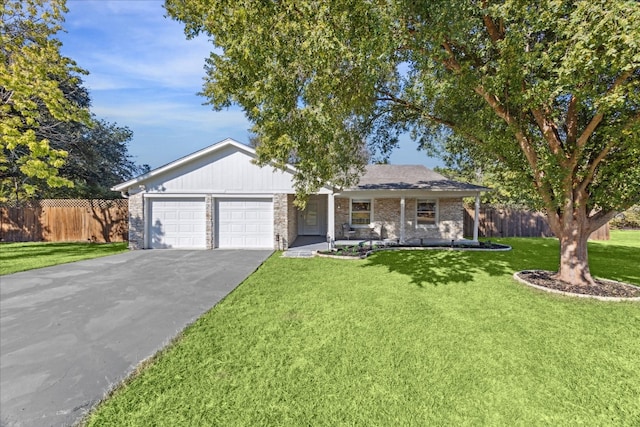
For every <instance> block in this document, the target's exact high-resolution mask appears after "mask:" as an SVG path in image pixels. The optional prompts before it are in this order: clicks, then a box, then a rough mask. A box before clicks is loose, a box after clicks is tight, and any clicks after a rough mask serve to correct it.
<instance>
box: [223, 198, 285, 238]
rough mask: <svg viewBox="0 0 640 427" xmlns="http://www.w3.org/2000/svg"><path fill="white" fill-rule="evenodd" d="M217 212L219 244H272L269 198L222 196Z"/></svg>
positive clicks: (271, 210)
mask: <svg viewBox="0 0 640 427" xmlns="http://www.w3.org/2000/svg"><path fill="white" fill-rule="evenodd" d="M216 212H217V218H218V224H217V227H216V229H217V231H218V247H219V248H273V202H272V201H271V199H228V200H225V199H222V200H218V202H217V204H216Z"/></svg>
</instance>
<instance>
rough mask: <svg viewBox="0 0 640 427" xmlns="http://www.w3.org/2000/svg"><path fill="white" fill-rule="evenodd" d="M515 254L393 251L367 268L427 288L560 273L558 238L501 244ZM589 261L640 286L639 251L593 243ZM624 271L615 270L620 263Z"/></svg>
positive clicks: (597, 270) (597, 271)
mask: <svg viewBox="0 0 640 427" xmlns="http://www.w3.org/2000/svg"><path fill="white" fill-rule="evenodd" d="M501 243H504V244H508V245H510V246H511V247H512V250H511V251H507V252H498V251H486V252H481V251H451V250H393V251H380V252H376V253H374V254H372V255H371V256H370V257H369V258H367V261H368V263H367V264H365V265H364V267H365V268H366V267H373V266H384V267H386V268H387V269H388V270H389V271H390V272H398V273H401V274H404V275H406V276H409V277H410V278H411V283H413V284H415V285H417V286H420V287H423V286H424V285H425V284H427V285H433V286H438V285H446V284H452V283H465V282H471V281H473V280H474V279H475V277H476V275H478V274H484V275H488V276H490V277H500V276H502V277H504V276H507V277H511V276H512V275H513V274H514V273H515V272H517V271H521V270H536V269H540V270H551V271H557V269H558V263H559V244H558V240H557V239H555V238H545V239H534V238H513V239H507V240H505V241H502V242H501ZM589 255H590V256H589V262H590V265H591V266H592V273H593V274H594V275H596V276H598V277H603V278H607V279H614V280H620V281H626V282H631V283H638V281H639V280H640V268H639V267H637V266H638V265H640V250H638V249H637V248H630V247H627V246H615V245H607V246H604V245H598V244H597V243H596V244H593V243H590V245H589ZM616 263H617V266H618V267H619V268H615V267H613V268H612V266H613V265H616Z"/></svg>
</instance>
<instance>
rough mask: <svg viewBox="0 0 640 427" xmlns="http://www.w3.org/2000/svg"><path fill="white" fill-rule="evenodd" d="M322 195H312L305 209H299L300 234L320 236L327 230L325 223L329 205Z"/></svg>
mask: <svg viewBox="0 0 640 427" xmlns="http://www.w3.org/2000/svg"><path fill="white" fill-rule="evenodd" d="M321 197H322V196H318V195H313V196H310V197H309V200H308V201H307V207H306V208H305V210H303V211H300V210H299V211H298V235H299V236H320V235H324V234H325V233H326V232H327V231H326V229H327V227H326V224H325V222H326V217H327V215H326V210H327V207H326V204H325V203H323V199H322V198H321Z"/></svg>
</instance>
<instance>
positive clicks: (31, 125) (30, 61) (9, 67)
mask: <svg viewBox="0 0 640 427" xmlns="http://www.w3.org/2000/svg"><path fill="white" fill-rule="evenodd" d="M66 11H67V9H66V7H65V2H64V0H49V1H46V0H7V1H3V2H2V3H0V149H1V152H0V198H1V199H8V198H12V199H16V200H19V199H22V198H24V197H29V196H32V195H34V194H35V193H36V191H37V186H36V184H35V183H34V182H32V181H31V180H29V179H25V178H34V179H36V180H40V181H42V182H45V183H46V185H47V186H49V187H61V186H72V185H73V183H72V182H71V181H70V180H69V179H67V178H64V177H61V176H60V175H59V173H58V172H59V169H60V168H61V167H62V166H63V165H64V162H65V159H66V157H67V154H68V153H67V152H66V151H65V150H61V149H55V148H53V147H51V145H50V142H49V140H48V139H46V138H42V137H40V136H39V135H38V129H39V126H40V124H41V123H42V120H43V115H42V112H43V111H46V112H47V114H48V115H50V117H51V118H53V119H55V120H56V121H57V122H60V123H65V122H72V121H75V122H82V123H88V122H89V112H88V110H87V108H86V107H85V106H82V105H79V104H78V103H75V102H73V100H70V99H68V98H67V97H66V96H65V93H64V91H63V90H62V88H61V87H60V86H61V84H65V83H69V84H74V83H75V82H76V81H77V79H78V76H79V75H81V74H85V73H86V72H85V71H84V70H83V69H81V68H80V67H78V66H77V65H76V63H75V62H74V61H72V60H71V59H69V58H67V57H64V56H62V55H61V54H60V46H61V43H60V41H58V40H57V39H56V38H55V34H56V33H57V32H58V31H60V30H61V29H62V27H61V23H62V21H63V14H64V13H65V12H66Z"/></svg>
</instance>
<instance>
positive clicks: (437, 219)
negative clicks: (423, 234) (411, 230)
mask: <svg viewBox="0 0 640 427" xmlns="http://www.w3.org/2000/svg"><path fill="white" fill-rule="evenodd" d="M420 200H423V201H425V202H427V203H428V202H435V203H436V215H435V222H434V223H433V224H418V203H419V202H420ZM415 214H416V216H415V218H416V222H415V229H416V230H427V229H430V228H438V227H439V225H440V199H436V198H433V197H432V198H427V197H422V198H419V199H416V209H415Z"/></svg>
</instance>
